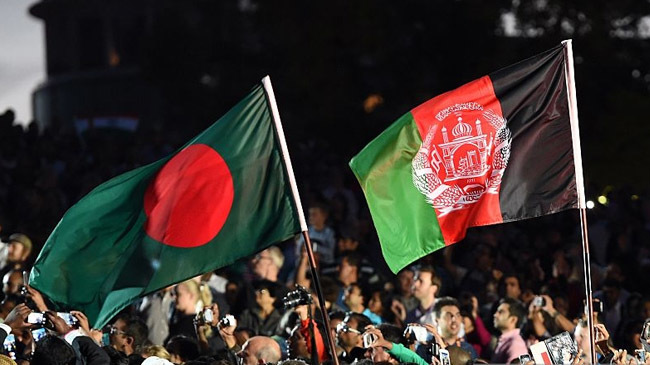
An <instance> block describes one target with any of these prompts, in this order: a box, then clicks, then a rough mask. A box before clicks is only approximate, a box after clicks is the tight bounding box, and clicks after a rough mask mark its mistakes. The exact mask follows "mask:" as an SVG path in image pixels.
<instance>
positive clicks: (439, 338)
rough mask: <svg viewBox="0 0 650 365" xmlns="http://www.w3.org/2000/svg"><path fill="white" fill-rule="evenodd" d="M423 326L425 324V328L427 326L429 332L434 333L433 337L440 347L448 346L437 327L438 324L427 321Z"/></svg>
mask: <svg viewBox="0 0 650 365" xmlns="http://www.w3.org/2000/svg"><path fill="white" fill-rule="evenodd" d="M422 326H424V328H426V330H427V332H429V333H430V334H432V335H433V338H434V339H435V341H436V343H437V344H438V345H439V346H440V347H442V348H443V349H444V348H446V347H447V345H446V344H445V341H444V340H443V339H442V336H440V334H439V333H438V329H437V328H436V326H434V325H432V324H429V323H425V324H423V325H422Z"/></svg>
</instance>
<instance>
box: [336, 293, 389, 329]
mask: <svg viewBox="0 0 650 365" xmlns="http://www.w3.org/2000/svg"><path fill="white" fill-rule="evenodd" d="M343 303H344V304H345V309H346V310H349V311H352V312H356V313H361V314H363V315H364V316H366V317H368V318H369V319H370V321H371V322H372V323H374V324H380V323H381V322H382V319H381V317H380V316H378V315H377V314H375V313H373V312H371V311H370V309H368V308H366V307H365V306H364V297H363V293H362V291H361V286H359V284H357V283H352V284H350V286H348V287H347V288H346V289H345V291H344V294H343Z"/></svg>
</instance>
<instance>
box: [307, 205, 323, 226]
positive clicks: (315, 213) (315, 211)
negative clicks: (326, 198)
mask: <svg viewBox="0 0 650 365" xmlns="http://www.w3.org/2000/svg"><path fill="white" fill-rule="evenodd" d="M326 220H327V214H325V212H323V210H322V209H320V208H309V224H310V225H312V226H317V227H321V226H323V225H325V221H326Z"/></svg>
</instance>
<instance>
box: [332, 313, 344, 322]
mask: <svg viewBox="0 0 650 365" xmlns="http://www.w3.org/2000/svg"><path fill="white" fill-rule="evenodd" d="M329 315H330V316H329V317H330V321H333V320H335V319H340V320H341V321H342V320H344V319H345V312H343V311H334V312H331V313H330V314H329Z"/></svg>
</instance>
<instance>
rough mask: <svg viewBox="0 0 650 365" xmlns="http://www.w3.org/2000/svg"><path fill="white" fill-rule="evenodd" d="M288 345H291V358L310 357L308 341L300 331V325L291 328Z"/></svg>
mask: <svg viewBox="0 0 650 365" xmlns="http://www.w3.org/2000/svg"><path fill="white" fill-rule="evenodd" d="M287 345H288V346H289V358H291V359H295V358H299V357H304V358H307V357H309V352H308V351H307V341H305V337H303V335H302V333H300V325H297V326H295V327H294V328H293V330H291V336H289V339H288V340H287Z"/></svg>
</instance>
